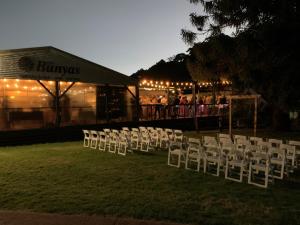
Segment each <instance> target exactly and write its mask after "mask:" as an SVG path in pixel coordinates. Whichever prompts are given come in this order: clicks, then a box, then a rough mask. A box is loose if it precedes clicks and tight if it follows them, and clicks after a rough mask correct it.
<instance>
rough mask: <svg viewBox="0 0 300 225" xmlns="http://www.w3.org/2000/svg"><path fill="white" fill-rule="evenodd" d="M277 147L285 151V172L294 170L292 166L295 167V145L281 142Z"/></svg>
mask: <svg viewBox="0 0 300 225" xmlns="http://www.w3.org/2000/svg"><path fill="white" fill-rule="evenodd" d="M279 148H280V149H281V150H283V151H284V153H285V165H286V171H287V173H288V172H290V173H292V172H294V168H296V163H295V161H296V146H293V145H290V144H281V145H280V146H279Z"/></svg>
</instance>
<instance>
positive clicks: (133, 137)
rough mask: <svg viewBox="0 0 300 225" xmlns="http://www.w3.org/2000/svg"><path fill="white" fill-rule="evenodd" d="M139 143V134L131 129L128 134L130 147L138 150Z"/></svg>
mask: <svg viewBox="0 0 300 225" xmlns="http://www.w3.org/2000/svg"><path fill="white" fill-rule="evenodd" d="M139 144H140V136H139V133H138V132H135V131H132V132H131V134H130V149H132V150H138V149H139Z"/></svg>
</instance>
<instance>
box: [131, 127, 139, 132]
mask: <svg viewBox="0 0 300 225" xmlns="http://www.w3.org/2000/svg"><path fill="white" fill-rule="evenodd" d="M131 130H132V131H133V132H140V130H139V129H138V128H135V127H133V128H131Z"/></svg>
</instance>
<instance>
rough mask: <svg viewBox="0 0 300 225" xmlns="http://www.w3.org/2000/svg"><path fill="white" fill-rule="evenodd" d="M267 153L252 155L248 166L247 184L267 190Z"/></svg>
mask: <svg viewBox="0 0 300 225" xmlns="http://www.w3.org/2000/svg"><path fill="white" fill-rule="evenodd" d="M269 164H270V161H269V155H268V153H253V156H252V157H251V160H250V164H249V175H248V184H253V185H255V186H258V187H263V188H267V187H268V182H269V173H270V166H269Z"/></svg>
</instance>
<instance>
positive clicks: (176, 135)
mask: <svg viewBox="0 0 300 225" xmlns="http://www.w3.org/2000/svg"><path fill="white" fill-rule="evenodd" d="M122 130H126V131H127V132H129V133H132V132H135V133H138V134H139V137H140V139H144V140H147V135H148V136H149V139H150V140H149V141H150V142H153V143H152V147H156V148H157V147H159V148H168V145H169V142H170V141H181V142H182V141H183V132H182V130H178V129H177V130H176V129H175V130H172V129H169V128H166V129H163V128H153V127H139V128H131V131H130V130H129V128H127V127H125V128H124V127H123V128H122Z"/></svg>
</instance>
